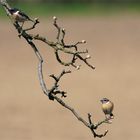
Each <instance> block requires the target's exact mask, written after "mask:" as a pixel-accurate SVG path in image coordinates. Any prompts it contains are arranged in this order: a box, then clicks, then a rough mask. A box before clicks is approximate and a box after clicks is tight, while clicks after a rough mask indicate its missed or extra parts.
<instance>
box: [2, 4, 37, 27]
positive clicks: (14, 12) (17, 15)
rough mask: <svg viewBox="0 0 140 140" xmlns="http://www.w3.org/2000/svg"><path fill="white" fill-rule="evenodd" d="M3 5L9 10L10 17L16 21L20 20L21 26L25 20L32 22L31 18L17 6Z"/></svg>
mask: <svg viewBox="0 0 140 140" xmlns="http://www.w3.org/2000/svg"><path fill="white" fill-rule="evenodd" d="M4 6H5V7H6V9H7V10H8V11H9V13H10V16H11V18H12V19H14V20H15V21H16V22H21V23H22V26H23V24H24V22H25V21H32V22H34V21H33V20H32V19H30V18H29V17H28V15H26V14H25V13H24V12H22V11H21V10H19V9H17V8H9V7H8V6H7V5H4Z"/></svg>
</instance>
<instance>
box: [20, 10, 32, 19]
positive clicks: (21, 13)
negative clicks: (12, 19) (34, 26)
mask: <svg viewBox="0 0 140 140" xmlns="http://www.w3.org/2000/svg"><path fill="white" fill-rule="evenodd" d="M19 14H20V15H21V16H24V17H25V18H27V19H29V20H30V18H29V17H28V16H27V15H26V14H25V13H23V12H21V11H19Z"/></svg>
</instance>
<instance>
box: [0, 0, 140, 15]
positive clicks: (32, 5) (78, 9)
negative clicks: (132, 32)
mask: <svg viewBox="0 0 140 140" xmlns="http://www.w3.org/2000/svg"><path fill="white" fill-rule="evenodd" d="M97 1H98V2H97ZM103 1H104V2H103ZM120 1H121V2H120ZM139 1H140V0H11V1H9V2H10V5H11V6H12V7H18V8H19V9H21V10H23V11H25V12H27V13H30V14H32V15H34V16H35V15H36V16H41V15H42V16H53V15H55V16H57V15H78V16H88V15H90V16H92V15H94V16H96V15H112V14H120V13H121V14H122V13H125V12H130V13H134V12H135V13H140V2H139ZM0 16H1V17H2V16H5V13H4V12H3V9H2V7H0Z"/></svg>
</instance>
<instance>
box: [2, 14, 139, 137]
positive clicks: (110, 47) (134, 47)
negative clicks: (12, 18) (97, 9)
mask: <svg viewBox="0 0 140 140" xmlns="http://www.w3.org/2000/svg"><path fill="white" fill-rule="evenodd" d="M40 20H41V23H40V25H39V26H38V28H37V29H36V30H35V31H34V32H39V33H40V34H42V35H46V37H47V38H48V39H50V40H54V39H55V34H56V31H55V28H54V27H53V26H52V23H51V21H52V19H51V18H49V19H47V20H45V19H40ZM59 22H60V24H61V25H63V27H64V28H66V29H67V36H66V42H67V43H71V42H76V41H79V40H82V39H85V40H87V44H85V45H82V46H81V48H87V49H89V52H90V54H91V56H92V60H91V61H90V62H91V63H92V64H94V65H95V66H96V70H94V71H92V70H91V69H90V68H88V67H86V66H85V65H84V64H83V66H82V68H81V70H79V71H76V70H74V69H71V70H73V73H72V74H71V75H67V76H65V77H63V79H62V82H61V84H62V86H61V88H62V89H64V90H66V91H67V92H68V98H67V99H65V100H66V102H67V103H68V104H70V105H71V106H73V107H74V108H75V109H76V110H77V111H78V113H80V114H81V116H83V117H84V118H85V119H86V118H87V113H89V112H90V113H91V114H92V115H93V119H94V120H95V121H99V120H101V119H103V118H104V114H103V113H102V110H101V104H100V102H99V100H100V99H101V98H102V97H107V98H109V99H111V100H112V101H113V102H114V104H115V109H114V114H115V119H114V121H113V124H111V125H107V124H105V125H103V126H102V127H100V128H99V129H98V132H99V133H102V132H104V131H105V130H106V129H108V130H109V133H108V135H107V136H106V137H105V138H104V140H112V139H113V140H132V139H133V140H139V138H140V121H139V119H140V109H139V107H140V105H139V104H140V93H139V92H140V17H139V16H136V15H135V16H134V15H125V16H115V17H113V16H108V17H107V16H106V17H87V18H76V17H75V18H73V17H70V18H62V19H60V21H59ZM37 44H38V48H40V51H41V52H42V54H43V57H44V59H45V63H44V71H45V72H44V73H45V76H46V77H47V75H50V74H51V73H56V74H58V73H59V72H60V71H61V69H62V66H60V65H59V64H57V62H56V60H55V58H54V55H53V51H52V50H51V49H50V48H49V47H48V46H46V45H45V44H43V43H38V42H37ZM48 79H49V78H48V77H47V78H46V82H47V84H48V85H49V86H50V85H51V83H52V81H51V80H48ZM0 139H1V140H78V139H79V140H91V139H93V138H92V134H91V132H90V131H89V130H88V129H87V128H86V127H85V126H84V125H83V124H81V123H80V122H78V121H77V119H76V118H74V117H73V115H72V114H71V113H70V112H69V111H67V110H65V109H64V108H63V107H61V106H60V105H59V104H57V103H56V102H53V101H49V100H48V98H47V97H46V96H45V95H44V94H43V93H42V91H41V88H40V85H39V81H38V75H37V59H36V57H35V55H34V53H33V51H32V49H31V48H30V47H29V45H28V44H26V42H25V40H23V39H19V38H18V37H17V32H16V31H15V30H14V28H13V26H12V25H11V24H10V22H9V21H3V20H2V19H0Z"/></svg>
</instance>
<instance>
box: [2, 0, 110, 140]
mask: <svg viewBox="0 0 140 140" xmlns="http://www.w3.org/2000/svg"><path fill="white" fill-rule="evenodd" d="M0 3H1V5H2V6H3V8H4V9H5V12H6V14H7V15H8V16H9V17H10V14H9V12H8V10H7V9H6V8H5V6H4V5H7V7H10V6H9V5H8V3H7V1H6V0H0ZM37 24H39V21H38V19H37V18H36V19H35V22H34V23H33V25H32V26H31V27H29V28H28V29H23V28H22V27H21V26H20V25H19V23H18V22H14V23H13V25H14V27H15V28H16V30H17V32H18V34H19V37H22V38H24V39H25V40H26V42H27V43H28V44H29V46H30V47H31V48H32V49H33V51H34V53H35V55H36V57H37V59H38V77H39V82H40V85H41V88H42V91H43V93H44V94H45V95H47V96H48V98H49V99H50V100H53V101H57V102H58V103H59V104H60V105H62V106H63V107H65V108H66V109H68V110H69V111H71V112H72V114H73V115H74V116H75V117H76V118H77V119H78V120H79V121H80V122H82V123H83V124H84V125H85V126H86V127H87V128H89V129H90V131H91V132H92V134H93V136H94V137H98V138H102V137H104V136H105V135H106V134H107V133H108V130H106V131H105V132H104V133H103V134H97V133H96V132H95V130H96V129H97V128H98V127H99V126H100V125H102V124H104V123H107V122H108V121H109V120H110V119H111V118H108V119H107V118H105V119H103V120H102V121H99V122H98V123H93V122H92V119H91V115H90V114H89V113H88V121H86V120H85V119H83V118H82V117H81V116H80V115H79V114H78V113H77V112H76V110H75V109H74V108H72V107H71V106H69V105H68V104H67V103H65V102H64V101H63V99H62V97H67V96H66V92H65V91H61V90H60V89H59V85H58V84H59V81H60V80H61V78H62V77H63V76H64V75H66V74H69V73H71V71H65V70H63V71H62V72H61V73H60V75H59V76H55V75H54V74H52V75H50V77H52V78H53V79H54V84H53V85H52V86H51V88H50V89H49V87H47V83H46V82H45V80H44V75H43V57H42V55H41V53H40V52H39V50H38V48H37V46H36V44H35V43H34V40H38V41H42V42H44V43H45V44H47V45H48V46H49V47H51V48H53V49H54V53H55V55H56V59H57V60H58V62H59V63H60V64H61V65H64V66H73V67H75V68H77V69H79V68H80V66H77V65H76V62H77V60H78V59H79V60H81V61H83V62H84V63H85V64H86V65H87V66H89V67H90V68H91V69H95V67H94V66H92V65H91V64H89V63H88V61H87V60H88V59H90V58H91V57H90V55H89V54H88V51H87V50H86V51H79V46H78V45H80V44H84V43H86V41H85V40H82V41H79V42H77V43H75V44H73V45H66V44H65V41H64V38H65V34H66V32H65V29H63V28H62V29H61V27H60V26H59V25H58V24H57V18H56V17H54V18H53V25H54V26H55V27H56V29H57V31H58V32H57V37H56V39H57V41H56V42H53V41H49V40H47V38H45V37H42V36H40V35H39V34H36V35H33V34H30V33H28V31H30V30H33V29H34V28H35V27H36V25H37ZM61 35H62V37H60V36H61ZM73 48H74V50H71V49H73ZM58 51H61V52H63V53H65V54H70V55H71V56H72V59H71V60H70V62H64V60H61V58H60V56H59V53H58ZM85 54H86V56H85V57H83V56H82V55H85ZM58 94H61V98H60V97H58Z"/></svg>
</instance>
